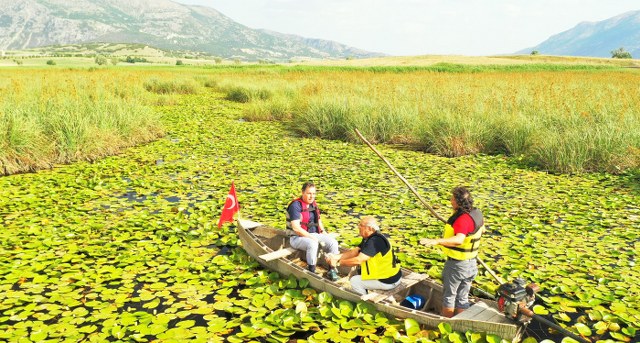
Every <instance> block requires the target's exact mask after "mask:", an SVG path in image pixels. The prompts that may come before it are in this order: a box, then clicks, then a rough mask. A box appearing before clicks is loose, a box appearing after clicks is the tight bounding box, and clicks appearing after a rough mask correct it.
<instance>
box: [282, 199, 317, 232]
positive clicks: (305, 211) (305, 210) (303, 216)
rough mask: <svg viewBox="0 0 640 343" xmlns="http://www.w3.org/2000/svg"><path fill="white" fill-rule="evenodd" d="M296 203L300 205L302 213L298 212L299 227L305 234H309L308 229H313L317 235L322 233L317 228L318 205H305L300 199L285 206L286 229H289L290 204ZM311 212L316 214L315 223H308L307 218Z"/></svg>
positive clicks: (314, 203)
mask: <svg viewBox="0 0 640 343" xmlns="http://www.w3.org/2000/svg"><path fill="white" fill-rule="evenodd" d="M296 201H298V202H300V204H301V205H302V212H300V226H301V227H302V228H303V229H304V230H305V231H307V232H309V227H315V228H316V232H317V233H322V229H320V227H319V226H318V223H319V222H320V209H319V208H318V205H317V204H316V202H315V201H314V202H313V203H312V204H307V203H306V202H304V201H302V198H298V199H295V200H293V201H292V202H290V203H289V205H288V206H287V212H286V214H287V228H288V229H291V218H289V211H288V209H289V207H290V206H291V204H293V203H294V202H296ZM311 211H313V212H314V213H315V214H316V222H315V223H309V217H310V215H309V214H310V212H311Z"/></svg>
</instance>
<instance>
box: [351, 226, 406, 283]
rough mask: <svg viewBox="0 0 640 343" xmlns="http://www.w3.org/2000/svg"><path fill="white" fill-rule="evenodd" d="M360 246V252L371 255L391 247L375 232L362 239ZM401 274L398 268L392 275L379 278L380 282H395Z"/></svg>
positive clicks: (384, 252) (386, 250)
mask: <svg viewBox="0 0 640 343" xmlns="http://www.w3.org/2000/svg"><path fill="white" fill-rule="evenodd" d="M358 247H359V248H360V252H361V253H363V254H365V255H367V256H369V257H373V256H375V255H376V254H377V253H381V254H382V255H384V254H386V253H387V252H388V251H389V249H391V247H390V246H389V245H387V243H386V242H385V241H384V239H383V238H382V237H380V236H379V235H377V234H374V235H372V236H370V237H369V238H368V239H363V240H362V242H360V245H359V246H358ZM401 276H402V271H401V270H398V273H397V274H396V275H394V276H391V277H388V278H386V279H380V282H383V283H396V282H398V280H400V277H401Z"/></svg>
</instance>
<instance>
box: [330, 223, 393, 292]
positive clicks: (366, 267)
mask: <svg viewBox="0 0 640 343" xmlns="http://www.w3.org/2000/svg"><path fill="white" fill-rule="evenodd" d="M358 230H359V231H360V236H361V237H362V242H361V243H360V245H358V246H357V247H356V248H353V249H351V250H349V251H347V252H345V253H342V254H341V255H337V256H331V260H332V261H334V263H335V264H336V265H337V266H340V265H343V266H360V275H355V276H353V277H352V278H351V279H350V280H349V281H350V282H351V288H352V289H353V290H354V291H355V292H357V293H359V294H360V295H364V294H367V290H369V289H371V290H376V289H379V290H385V291H387V290H390V289H393V288H395V287H397V286H398V285H399V284H400V279H401V277H402V271H401V270H400V265H399V263H397V261H396V257H395V254H394V252H393V248H392V247H391V243H390V242H389V239H387V237H385V236H384V235H382V234H381V233H380V225H379V224H378V221H377V220H376V218H374V217H372V216H365V217H362V218H361V219H360V223H359V224H358Z"/></svg>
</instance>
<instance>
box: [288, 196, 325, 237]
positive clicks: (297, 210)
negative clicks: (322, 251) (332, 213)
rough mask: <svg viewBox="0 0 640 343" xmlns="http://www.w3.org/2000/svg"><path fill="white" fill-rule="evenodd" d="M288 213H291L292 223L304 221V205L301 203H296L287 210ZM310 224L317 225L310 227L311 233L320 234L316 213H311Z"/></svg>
mask: <svg viewBox="0 0 640 343" xmlns="http://www.w3.org/2000/svg"><path fill="white" fill-rule="evenodd" d="M287 212H289V219H290V220H291V221H294V220H301V219H302V203H301V202H300V201H294V202H292V203H291V205H290V206H289V207H288V208H287ZM309 223H315V224H316V225H309V226H308V228H309V230H307V231H308V232H309V233H315V232H318V229H317V224H318V220H317V219H316V211H310V212H309Z"/></svg>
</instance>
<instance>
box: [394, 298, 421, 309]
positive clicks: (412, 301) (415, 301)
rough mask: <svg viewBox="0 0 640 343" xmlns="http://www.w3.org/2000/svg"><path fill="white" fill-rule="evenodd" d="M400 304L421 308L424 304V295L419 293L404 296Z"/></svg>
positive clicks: (411, 307)
mask: <svg viewBox="0 0 640 343" xmlns="http://www.w3.org/2000/svg"><path fill="white" fill-rule="evenodd" d="M400 305H402V306H404V307H408V308H410V309H412V310H419V309H421V308H422V306H424V297H422V296H421V295H418V294H411V295H409V296H408V297H406V298H404V300H402V302H401V303H400Z"/></svg>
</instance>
